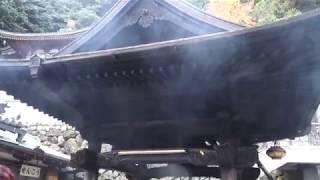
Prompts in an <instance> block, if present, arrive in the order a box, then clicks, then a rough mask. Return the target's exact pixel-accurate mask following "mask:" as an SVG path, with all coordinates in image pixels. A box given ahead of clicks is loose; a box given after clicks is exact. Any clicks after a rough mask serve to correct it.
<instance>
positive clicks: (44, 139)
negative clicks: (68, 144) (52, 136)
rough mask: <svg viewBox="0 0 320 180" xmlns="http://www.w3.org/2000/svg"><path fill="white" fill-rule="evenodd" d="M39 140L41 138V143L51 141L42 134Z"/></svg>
mask: <svg viewBox="0 0 320 180" xmlns="http://www.w3.org/2000/svg"><path fill="white" fill-rule="evenodd" d="M39 138H40V141H41V142H44V141H49V140H48V137H47V136H46V135H43V134H41V135H40V136H39Z"/></svg>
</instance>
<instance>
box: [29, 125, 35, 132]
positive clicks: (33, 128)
mask: <svg viewBox="0 0 320 180" xmlns="http://www.w3.org/2000/svg"><path fill="white" fill-rule="evenodd" d="M28 129H29V130H30V131H35V130H37V126H29V128H28Z"/></svg>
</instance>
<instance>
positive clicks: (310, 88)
mask: <svg viewBox="0 0 320 180" xmlns="http://www.w3.org/2000/svg"><path fill="white" fill-rule="evenodd" d="M140 2H145V4H139V3H140ZM174 2H175V1H173V0H154V1H149V0H148V1H134V0H133V1H129V0H127V1H120V2H119V3H118V4H117V5H116V6H115V7H114V8H113V9H112V10H111V12H110V13H109V15H108V14H107V15H106V17H105V18H104V19H103V20H102V21H107V20H108V18H112V17H113V16H116V15H117V17H118V18H116V19H118V20H119V21H120V20H121V18H124V17H122V16H124V15H125V13H124V14H122V16H120V15H119V14H118V13H116V12H117V11H118V10H119V12H123V11H124V12H127V11H128V12H148V13H146V15H147V16H148V14H149V13H152V12H153V11H150V8H143V7H149V6H150V7H153V6H155V5H157V6H156V7H162V8H158V9H159V11H160V12H161V10H165V9H166V10H168V12H170V17H172V18H168V21H170V23H169V24H168V27H167V28H168V29H169V28H170V27H169V26H171V25H170V24H172V22H176V23H177V24H178V25H179V26H180V27H181V29H183V31H188V32H191V30H194V32H193V33H191V34H188V35H187V34H184V35H183V36H179V37H177V39H172V38H173V37H168V36H167V33H164V34H163V35H164V36H165V37H162V38H163V40H165V41H161V40H162V39H160V40H158V39H148V38H146V41H144V43H145V44H143V43H142V44H136V43H135V42H134V41H130V42H129V43H128V44H121V43H122V41H121V43H120V42H119V46H115V47H113V44H112V43H108V42H114V41H112V40H110V38H113V39H119V38H120V37H123V36H122V35H121V36H116V34H114V35H113V34H112V33H111V30H110V29H108V27H109V26H107V24H105V23H102V22H100V23H102V24H99V23H98V24H97V26H96V27H95V28H93V29H91V30H89V31H88V33H87V34H85V35H84V36H83V37H81V38H79V39H77V40H75V41H74V42H73V43H71V44H70V45H69V46H67V47H66V48H65V49H64V50H63V51H61V55H57V56H55V57H52V58H46V59H40V58H38V57H34V58H32V59H31V60H24V61H22V60H21V61H10V60H8V61H1V62H0V68H1V71H0V88H1V89H3V90H6V91H7V92H8V93H9V94H11V95H14V96H15V97H16V98H19V99H21V100H22V101H24V102H26V103H28V104H29V105H32V106H34V107H36V108H39V109H40V110H42V111H44V112H46V113H48V114H51V115H53V116H55V117H57V118H59V119H62V120H64V121H66V122H68V123H70V124H72V125H74V126H76V127H77V128H79V129H80V131H81V133H82V134H83V135H84V137H85V138H86V139H88V140H89V141H90V142H96V143H101V142H107V143H110V144H112V145H114V147H115V148H119V149H120V148H125V149H135V148H142V149H143V148H177V147H202V146H204V145H205V143H204V141H208V142H211V143H213V142H215V141H217V140H218V141H233V142H234V141H235V142H241V143H244V144H251V143H254V142H261V141H269V140H275V139H281V138H293V137H296V136H299V135H303V134H305V133H307V130H308V128H309V126H310V121H311V119H312V116H313V114H314V112H315V110H316V109H317V106H318V104H319V100H320V99H319V96H320V93H319V92H320V91H319V84H318V77H319V75H320V74H319V73H320V72H319V70H318V69H319V67H318V66H319V62H320V61H319V54H320V52H319V51H318V48H319V45H320V39H319V37H320V36H319V35H320V34H319V33H320V31H319V30H320V25H319V23H318V20H319V17H320V12H319V11H314V12H311V13H308V14H305V15H302V16H299V17H295V18H293V19H289V20H284V21H281V22H279V23H276V24H272V25H267V26H263V27H258V28H252V29H242V30H237V31H235V30H234V31H233V32H225V33H219V34H215V33H216V32H214V31H212V32H213V34H206V33H209V32H201V33H200V32H199V33H195V32H196V31H200V30H201V27H200V26H199V24H197V23H204V22H203V19H201V20H199V19H196V17H198V16H195V15H193V19H192V18H186V19H183V16H178V15H177V14H176V12H177V10H176V9H172V8H177V7H178V6H173V5H177V4H178V5H179V3H180V1H177V2H179V3H176V4H175V3H174ZM150 3H151V4H150ZM165 3H167V4H166V6H165V5H164V4H165ZM170 3H171V4H170ZM168 4H170V6H169V5H168ZM128 5H130V6H128ZM144 5H145V6H144ZM160 5H162V6H160ZM182 5H184V4H182ZM182 5H181V6H182ZM170 8H171V9H170ZM188 8H190V7H188ZM146 9H149V10H148V11H147V10H146ZM120 10H121V11H120ZM125 10H126V11H125ZM130 10H131V11H130ZM138 10H142V11H138ZM169 10H171V11H169ZM174 10H175V11H174ZM155 12H158V11H155ZM179 12H180V11H179ZM180 13H182V12H180ZM111 15H113V16H111ZM149 15H150V14H149ZM202 15H203V14H202ZM155 17H157V16H155ZM177 17H180V18H181V19H179V20H176V18H177ZM141 18H145V17H143V16H142V17H140V19H141ZM148 18H149V17H148ZM210 18H213V17H210ZM116 19H114V18H113V19H111V20H116ZM138 19H139V18H138ZM111 20H110V21H111ZM182 20H185V21H182ZM190 21H191V22H190ZM112 22H113V21H112ZM135 22H136V23H135V24H134V25H131V26H130V27H129V29H130V28H136V26H141V27H143V26H144V25H143V23H142V24H141V23H140V21H135ZM143 22H149V23H147V24H149V25H148V27H151V26H152V24H153V22H156V23H157V21H150V20H145V21H144V20H143ZM219 22H221V21H219ZM139 23H140V24H139ZM150 23H151V24H150ZM192 24H193V26H192ZM206 24H207V25H208V26H211V25H210V23H209V20H208V21H206ZM100 25H101V26H100ZM219 26H221V25H219ZM224 26H226V25H225V24H224ZM227 26H228V27H229V26H231V25H230V24H228V23H227ZM120 27H122V28H120V29H118V30H114V31H115V33H119V32H120V30H121V29H122V30H124V29H126V28H128V26H120ZM148 27H147V28H148ZM171 27H175V25H172V26H171ZM232 27H233V25H232ZM237 27H238V26H237ZM143 28H144V27H143ZM175 28H176V27H175ZM211 28H214V27H213V26H211ZM181 29H178V31H177V32H182V30H181ZM149 30H150V31H148V32H146V33H143V34H137V35H138V36H141V37H152V36H151V35H152V33H155V32H154V31H153V29H149ZM124 31H125V30H124ZM128 32H130V31H128ZM101 33H102V34H101ZM106 33H107V34H108V33H111V35H110V36H107V35H105V36H102V35H103V34H106ZM120 34H121V33H120ZM125 34H126V33H125ZM129 34H130V33H129ZM199 34H200V35H199ZM201 34H202V35H201ZM143 35H146V36H143ZM195 35H197V36H195ZM155 36H156V35H155ZM161 36H162V35H161ZM101 37H104V38H105V41H101V42H103V43H97V41H96V40H97V39H99V38H101ZM122 39H123V42H124V41H125V38H122ZM109 40H110V41H109ZM155 41H156V42H155ZM99 42H100V41H99ZM92 48H93V49H92ZM105 48H106V50H104V49H105ZM96 50H99V51H96ZM86 51H88V52H86ZM78 52H81V53H78ZM64 53H67V55H63V54H64ZM68 53H73V54H71V55H70V54H69V55H68ZM30 72H31V73H30ZM32 77H34V78H32Z"/></svg>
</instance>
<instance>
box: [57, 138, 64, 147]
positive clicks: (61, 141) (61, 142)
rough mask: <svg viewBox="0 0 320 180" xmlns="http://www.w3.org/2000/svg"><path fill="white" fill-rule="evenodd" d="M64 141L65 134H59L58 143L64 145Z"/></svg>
mask: <svg viewBox="0 0 320 180" xmlns="http://www.w3.org/2000/svg"><path fill="white" fill-rule="evenodd" d="M64 143H65V140H64V138H63V136H59V137H58V145H59V146H61V147H63V146H64Z"/></svg>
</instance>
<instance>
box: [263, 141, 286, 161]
mask: <svg viewBox="0 0 320 180" xmlns="http://www.w3.org/2000/svg"><path fill="white" fill-rule="evenodd" d="M286 154H287V152H286V150H284V149H283V148H282V147H281V146H279V145H277V143H276V142H275V144H274V146H272V147H270V148H269V149H268V150H267V155H268V156H269V157H270V158H271V159H282V158H283V157H285V156H286Z"/></svg>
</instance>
